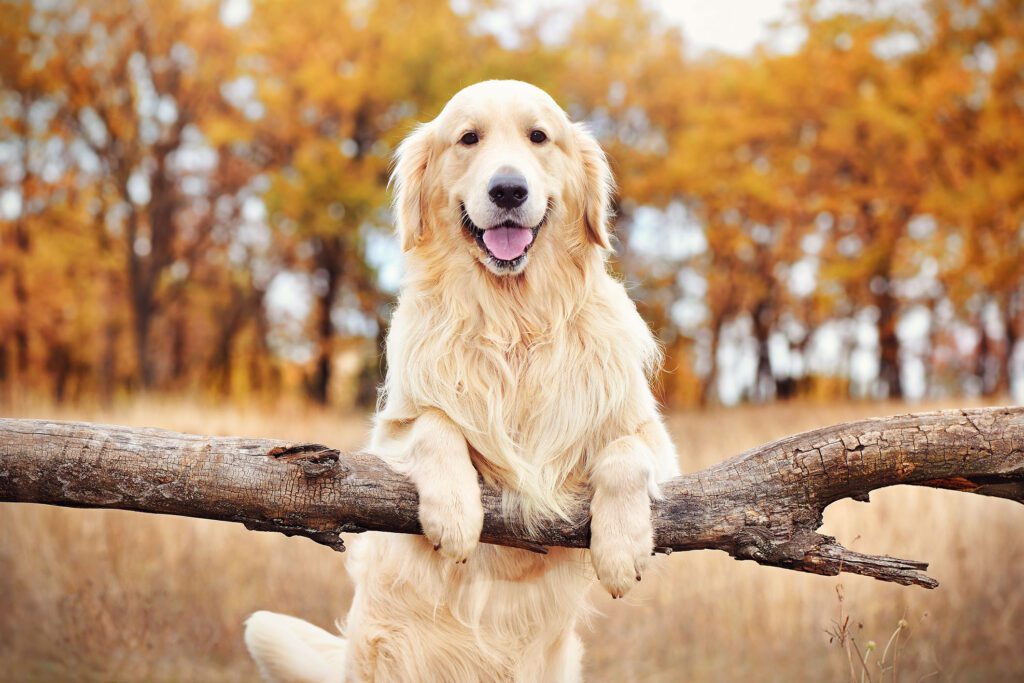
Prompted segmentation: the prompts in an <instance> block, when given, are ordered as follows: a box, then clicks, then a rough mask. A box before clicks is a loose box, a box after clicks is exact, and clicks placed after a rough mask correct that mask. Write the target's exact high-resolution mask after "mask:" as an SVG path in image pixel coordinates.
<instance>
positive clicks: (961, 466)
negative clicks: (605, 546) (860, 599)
mask: <svg viewBox="0 0 1024 683" xmlns="http://www.w3.org/2000/svg"><path fill="white" fill-rule="evenodd" d="M895 484H913V485H918V486H931V487H935V488H945V489H953V490H957V491H967V492H971V493H978V494H982V495H988V496H998V497H1001V498H1008V499H1011V500H1015V501H1018V502H1024V408H980V409H974V410H949V411H941V412H932V413H921V414H917V415H905V416H900V417H889V418H884V419H871V420H862V421H859V422H850V423H846V424H840V425H836V426H833V427H826V428H823V429H817V430H814V431H811V432H806V433H804V434H799V435H796V436H790V437H787V438H784V439H781V440H779V441H775V442H773V443H770V444H767V445H764V446H759V447H757V448H754V449H751V450H749V451H747V452H746V453H743V454H742V455H739V456H737V457H735V458H733V459H731V460H728V461H726V462H723V463H721V464H719V465H715V466H714V467H710V468H708V469H706V470H703V471H700V472H696V473H693V474H687V475H684V476H681V477H678V478H676V479H673V480H671V481H669V482H666V483H665V484H664V485H663V491H664V493H665V497H664V500H662V501H659V502H657V503H655V504H654V505H653V506H652V514H653V518H654V526H655V538H656V543H657V545H658V547H659V550H661V551H662V552H671V551H672V550H698V549H709V548H710V549H718V550H724V551H725V552H727V553H729V554H730V555H732V556H733V557H735V558H737V559H749V560H754V561H755V562H758V563H760V564H763V565H771V566H776V567H785V568H788V569H795V570H800V571H806V572H813V573H818V574H829V575H834V574H838V573H839V572H840V571H845V572H853V573H856V574H864V575H867V576H873V577H875V578H877V579H881V580H884V581H895V582H897V583H902V584H916V585H920V586H925V587H928V588H933V587H935V586H936V585H937V583H936V582H935V581H934V580H933V579H932V578H930V577H928V576H926V575H924V574H923V573H922V572H923V570H925V569H926V568H927V564H925V563H923V562H914V561H909V560H900V559H895V558H891V557H878V556H872V555H863V554H860V553H855V552H852V551H850V550H847V549H846V548H844V547H842V546H841V545H839V544H838V543H837V542H836V540H835V539H833V538H831V537H829V536H824V535H821V534H818V533H817V532H816V529H817V528H818V527H819V526H820V525H821V522H822V513H823V511H824V510H825V508H826V507H827V506H828V505H829V504H831V503H833V502H835V501H836V500H839V499H841V498H855V499H857V500H867V495H868V493H869V492H870V491H873V490H875V489H879V488H883V487H886V486H892V485H895ZM0 501H3V502H22V503H45V504H49V505H63V506H70V507H91V508H116V509H123V510H137V511H141V512H156V513H163V514H172V515H185V516H189V517H202V518H209V519H218V520H225V521H232V522H241V523H242V524H244V525H245V526H246V527H248V528H250V529H258V530H262V531H278V532H281V533H284V534H286V535H289V536H292V535H299V536H306V537H309V538H312V539H313V540H315V541H317V542H318V543H322V544H324V545H328V546H330V547H332V548H334V549H335V550H344V544H343V542H342V539H341V534H343V533H347V532H349V533H351V532H360V531H365V530H376V531H391V532H398V533H408V534H416V533H420V528H419V524H418V522H417V518H416V507H417V498H416V490H415V488H414V487H413V485H412V484H411V483H410V482H409V481H408V480H407V479H405V478H404V477H402V476H400V475H398V474H396V473H395V472H393V471H392V470H391V469H389V468H388V467H387V465H385V464H384V463H383V462H382V461H381V460H379V459H377V458H376V457H374V456H373V455H370V454H368V453H342V452H340V451H337V450H335V449H332V448H328V447H326V446H321V445H319V444H312V443H289V442H283V441H272V440H266V439H240V438H223V437H209V436H195V435H190V434H178V433H174V432H168V431H162V430H156V429H131V428H127V427H114V426H105V425H93V424H83V423H73V422H50V421H43V420H13V419H0ZM484 508H485V511H486V518H485V522H484V530H483V535H482V540H483V541H485V542H487V543H496V544H501V545H508V546H515V547H525V548H530V549H533V550H538V551H543V547H544V546H567V547H586V546H587V544H588V539H589V530H588V522H587V514H586V502H585V501H579V502H578V504H577V505H576V506H575V507H574V509H572V510H571V511H570V519H571V521H558V520H555V521H552V522H550V523H549V524H547V525H546V526H545V527H543V528H542V529H540V530H539V531H537V532H536V533H534V534H533V535H523V534H522V533H521V532H519V531H517V530H516V528H515V525H514V523H513V521H512V520H507V519H504V518H502V516H501V514H500V510H501V493H500V492H499V491H496V490H494V489H492V488H489V487H486V486H485V487H484Z"/></svg>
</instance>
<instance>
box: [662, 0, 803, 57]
mask: <svg viewBox="0 0 1024 683" xmlns="http://www.w3.org/2000/svg"><path fill="white" fill-rule="evenodd" d="M653 4H655V5H656V6H657V7H659V8H660V9H661V11H662V12H663V13H664V14H665V16H666V17H667V18H668V19H670V20H671V21H673V22H675V23H677V24H679V25H680V26H681V27H682V30H683V35H685V36H686V38H687V44H688V45H689V47H690V50H691V51H693V52H702V51H706V50H717V51H720V52H729V53H731V54H746V53H749V52H750V51H751V49H752V48H753V47H754V45H756V44H757V43H758V42H759V41H761V40H762V39H763V38H766V37H768V35H769V30H768V25H769V24H770V23H771V22H773V21H777V20H779V19H782V18H783V17H785V16H786V14H787V12H786V9H787V6H788V5H789V4H790V0H661V1H660V2H655V3H653ZM780 38H781V40H780V42H781V45H779V47H781V48H783V49H785V48H786V47H790V46H791V45H790V43H791V41H793V40H794V39H795V38H794V36H792V34H787V33H783V34H782V35H781V36H780Z"/></svg>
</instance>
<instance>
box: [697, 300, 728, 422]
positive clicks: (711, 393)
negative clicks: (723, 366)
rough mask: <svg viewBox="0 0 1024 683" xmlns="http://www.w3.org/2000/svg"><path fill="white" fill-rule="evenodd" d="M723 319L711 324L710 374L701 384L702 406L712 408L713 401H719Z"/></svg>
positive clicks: (717, 319)
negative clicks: (720, 348)
mask: <svg viewBox="0 0 1024 683" xmlns="http://www.w3.org/2000/svg"><path fill="white" fill-rule="evenodd" d="M722 322H723V321H722V319H721V318H716V319H715V320H714V321H713V322H712V323H711V342H710V348H709V353H710V354H711V363H710V365H709V368H708V374H707V375H705V376H704V379H702V380H701V383H700V404H701V405H702V406H705V407H706V406H710V405H711V403H712V401H713V400H717V399H718V389H717V386H716V384H717V382H718V340H719V338H720V337H721V334H722Z"/></svg>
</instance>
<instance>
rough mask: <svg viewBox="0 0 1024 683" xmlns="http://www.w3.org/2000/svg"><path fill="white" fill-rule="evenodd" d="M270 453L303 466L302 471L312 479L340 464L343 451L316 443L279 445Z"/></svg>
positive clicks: (277, 457) (274, 456)
mask: <svg viewBox="0 0 1024 683" xmlns="http://www.w3.org/2000/svg"><path fill="white" fill-rule="evenodd" d="M268 455H270V456H271V457H273V458H275V459H277V460H283V461H285V462H290V463H294V464H296V465H298V466H299V467H301V468H302V473H303V474H304V475H306V477H308V478H310V479H315V478H317V477H322V476H323V475H325V474H327V473H328V472H330V471H332V470H333V469H334V468H336V467H337V466H338V465H339V463H340V459H341V453H340V452H338V451H337V450H335V449H333V448H328V447H327V446H321V445H320V444H316V443H307V444H299V445H296V446H278V447H277V448H272V449H270V452H269V453H268Z"/></svg>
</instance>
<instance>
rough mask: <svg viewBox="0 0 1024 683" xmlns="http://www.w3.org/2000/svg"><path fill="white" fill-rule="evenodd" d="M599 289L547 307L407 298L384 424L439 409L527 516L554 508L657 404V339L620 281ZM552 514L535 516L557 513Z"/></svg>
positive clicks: (392, 339)
mask: <svg viewBox="0 0 1024 683" xmlns="http://www.w3.org/2000/svg"><path fill="white" fill-rule="evenodd" d="M591 284H592V286H593V287H594V288H595V290H596V291H594V290H592V291H589V292H586V294H585V295H578V297H579V298H576V299H572V298H568V297H567V298H564V299H562V300H558V299H556V300H555V301H551V300H548V301H542V302H533V301H525V302H524V301H522V300H521V299H519V300H517V299H502V298H501V296H492V297H491V298H490V299H489V300H480V299H479V298H478V299H477V300H476V301H474V300H473V298H466V299H452V298H447V299H445V298H440V297H432V296H429V295H423V294H419V295H416V294H414V295H412V296H403V298H402V300H401V302H400V304H399V307H398V309H397V310H396V313H395V317H394V319H393V322H392V332H391V334H390V335H389V346H388V361H389V373H388V381H387V384H386V389H387V391H386V399H385V405H384V406H383V410H382V417H384V418H385V419H398V420H409V419H413V418H415V417H416V416H417V415H418V414H420V413H421V412H422V411H423V410H427V409H440V410H441V411H443V412H444V413H445V414H446V415H447V416H448V417H449V418H450V419H451V420H452V421H453V422H454V423H455V424H456V425H458V426H459V428H460V429H461V430H462V431H463V433H464V435H465V437H466V440H467V442H468V443H469V445H470V447H471V449H472V451H473V455H474V461H475V464H476V465H477V468H478V469H479V470H480V471H481V472H482V473H483V474H484V475H485V476H487V477H489V478H491V479H493V480H495V481H496V483H499V484H500V485H502V487H503V488H507V489H514V490H516V491H518V492H519V493H521V494H522V495H523V497H524V499H525V500H524V501H523V502H524V503H526V505H525V507H526V510H525V511H527V512H528V511H529V508H530V507H531V506H530V505H529V502H530V501H550V502H553V503H555V505H556V506H557V504H558V503H559V502H560V501H561V500H562V499H564V497H566V496H569V495H573V494H575V493H576V492H578V490H579V487H580V486H581V485H582V482H583V481H584V479H585V468H586V461H587V457H588V455H590V454H592V453H595V452H597V451H598V450H599V449H601V448H602V447H603V446H604V445H605V444H607V443H608V442H609V441H610V440H611V439H613V438H615V437H617V436H621V435H622V434H624V433H628V432H629V431H630V430H632V429H635V428H636V426H637V421H638V420H639V419H640V416H641V414H644V411H645V410H646V409H647V408H648V406H649V405H650V392H649V390H648V386H647V378H646V375H645V365H646V364H649V363H650V362H652V361H653V358H654V356H656V353H657V349H656V347H655V345H654V342H653V340H652V338H651V336H650V333H649V331H648V329H647V327H646V325H645V324H644V323H643V321H642V320H641V319H640V317H639V315H638V314H637V312H636V308H635V306H634V305H633V303H632V302H631V301H630V300H629V298H628V297H627V296H626V293H625V291H624V289H623V288H622V286H621V285H620V284H619V283H617V282H615V281H613V280H612V279H611V278H610V277H608V276H603V278H600V279H598V281H597V282H592V283H591ZM492 294H493V293H492ZM499 294H500V293H499ZM534 303H535V304H537V305H536V306H535V307H531V304H534ZM538 310H542V311H544V312H545V313H543V314H538V313H537V311H538ZM548 507H549V509H546V510H540V509H538V510H536V512H538V513H541V512H544V513H550V512H552V511H557V510H552V509H550V506H548Z"/></svg>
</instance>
